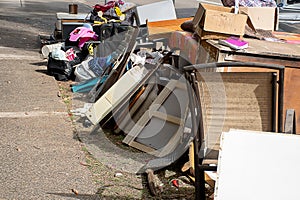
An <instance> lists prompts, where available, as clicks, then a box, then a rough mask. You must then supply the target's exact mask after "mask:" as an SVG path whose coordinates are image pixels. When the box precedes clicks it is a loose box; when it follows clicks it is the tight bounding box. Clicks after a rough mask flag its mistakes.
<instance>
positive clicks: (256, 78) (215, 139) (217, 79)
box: [197, 72, 273, 150]
mask: <svg viewBox="0 0 300 200" xmlns="http://www.w3.org/2000/svg"><path fill="white" fill-rule="evenodd" d="M197 79H199V93H200V98H201V99H200V101H201V104H202V110H203V116H204V117H203V120H204V129H205V135H206V136H205V137H206V142H207V146H208V148H210V149H215V150H218V148H219V136H220V134H221V133H222V132H223V131H229V129H230V128H238V129H245V130H256V131H271V130H272V97H273V96H272V80H273V75H272V73H259V72H258V73H256V72H249V73H246V72H230V73H227V72H225V73H203V72H201V74H199V73H198V75H197Z"/></svg>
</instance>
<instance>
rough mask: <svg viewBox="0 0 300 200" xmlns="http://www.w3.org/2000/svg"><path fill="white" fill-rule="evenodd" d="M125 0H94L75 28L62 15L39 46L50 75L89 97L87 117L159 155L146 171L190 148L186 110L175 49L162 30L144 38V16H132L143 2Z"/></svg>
mask: <svg viewBox="0 0 300 200" xmlns="http://www.w3.org/2000/svg"><path fill="white" fill-rule="evenodd" d="M170 2H172V1H167V2H163V3H168V4H169V3H170ZM126 5H127V4H126V3H125V2H123V1H121V0H119V1H109V2H108V3H106V4H105V5H100V4H97V5H95V6H94V7H93V10H92V11H91V12H90V13H88V15H87V16H86V17H85V18H84V19H77V22H76V23H74V22H73V24H72V25H73V27H72V29H70V27H71V24H70V23H69V22H68V20H66V19H60V21H59V22H58V23H60V24H61V26H56V28H55V38H56V39H55V41H54V42H50V44H49V41H48V43H47V44H45V45H44V46H43V47H42V54H43V56H44V58H47V59H48V65H47V71H48V73H49V75H52V76H54V77H55V79H56V80H58V81H69V80H72V81H73V84H72V85H71V90H72V92H74V93H78V94H80V95H82V96H84V97H85V98H86V104H85V106H84V109H81V110H84V112H83V113H82V112H81V114H83V116H84V118H87V119H88V120H89V121H90V122H91V123H92V124H93V125H95V126H98V125H100V127H101V128H102V129H104V130H108V131H109V132H110V133H111V134H118V135H120V134H122V135H123V136H124V139H123V141H122V142H123V144H124V145H129V146H131V147H134V148H136V149H138V150H141V151H143V152H146V153H148V154H151V155H153V156H155V157H156V159H154V160H150V161H149V162H148V163H147V164H146V165H145V166H144V167H143V168H142V169H140V172H141V173H145V172H146V171H147V170H148V171H149V170H158V169H161V168H163V167H166V166H168V165H170V164H172V163H174V162H175V161H176V160H178V159H179V158H180V157H181V156H182V155H183V154H184V153H185V152H186V151H187V149H188V148H189V145H190V142H191V141H192V139H193V137H192V135H191V118H190V114H189V107H188V98H187V96H188V94H187V85H186V80H185V77H184V75H183V73H182V72H181V71H180V70H179V67H178V62H177V60H178V55H176V54H175V53H174V52H172V51H171V50H169V49H168V48H167V47H166V46H165V44H164V42H162V41H164V39H165V38H162V39H161V40H160V39H155V40H150V39H149V38H148V31H147V25H145V24H141V16H140V17H138V19H139V20H134V16H136V13H135V12H134V11H137V12H139V11H140V10H141V9H142V7H141V8H139V9H136V7H135V6H132V4H130V6H126ZM172 5H173V3H172ZM173 8H174V7H173ZM174 13H175V12H174ZM58 16H59V17H58V18H64V17H63V15H62V14H61V13H60V14H59V15H58ZM76 16H77V15H76ZM77 17H78V16H77ZM65 18H66V17H65ZM175 66H176V67H175ZM74 82H75V83H74ZM74 112H76V111H74Z"/></svg>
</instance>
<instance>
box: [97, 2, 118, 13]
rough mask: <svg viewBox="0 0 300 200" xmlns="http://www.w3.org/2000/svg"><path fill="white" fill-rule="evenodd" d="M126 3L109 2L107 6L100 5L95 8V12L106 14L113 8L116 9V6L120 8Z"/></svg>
mask: <svg viewBox="0 0 300 200" xmlns="http://www.w3.org/2000/svg"><path fill="white" fill-rule="evenodd" d="M123 4H124V2H123V1H122V0H113V1H109V2H107V3H106V4H105V5H100V4H96V5H95V6H94V8H95V10H97V11H98V12H99V11H102V12H106V11H108V10H109V9H111V8H114V7H115V6H119V5H123Z"/></svg>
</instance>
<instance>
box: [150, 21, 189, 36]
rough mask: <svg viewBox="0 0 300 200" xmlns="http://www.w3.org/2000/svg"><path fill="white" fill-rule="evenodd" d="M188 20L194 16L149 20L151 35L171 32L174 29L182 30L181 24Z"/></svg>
mask: <svg viewBox="0 0 300 200" xmlns="http://www.w3.org/2000/svg"><path fill="white" fill-rule="evenodd" d="M188 20H192V18H180V19H172V20H162V21H155V22H148V23H147V27H148V33H149V36H152V35H156V34H163V33H171V32H173V31H182V29H181V27H180V25H181V24H182V23H183V22H186V21H188Z"/></svg>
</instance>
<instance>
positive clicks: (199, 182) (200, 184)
mask: <svg viewBox="0 0 300 200" xmlns="http://www.w3.org/2000/svg"><path fill="white" fill-rule="evenodd" d="M195 199H196V200H205V199H206V192H205V177H204V171H203V170H201V169H199V166H198V167H196V168H195Z"/></svg>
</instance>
